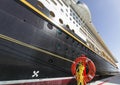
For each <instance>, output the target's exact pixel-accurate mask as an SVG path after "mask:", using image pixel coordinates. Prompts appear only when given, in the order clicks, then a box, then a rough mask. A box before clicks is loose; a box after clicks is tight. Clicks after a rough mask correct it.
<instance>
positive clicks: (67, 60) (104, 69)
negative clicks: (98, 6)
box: [0, 0, 118, 85]
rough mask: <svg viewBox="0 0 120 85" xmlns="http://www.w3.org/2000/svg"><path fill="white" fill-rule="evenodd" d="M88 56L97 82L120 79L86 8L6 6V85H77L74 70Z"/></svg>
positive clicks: (20, 0) (47, 3) (0, 9)
mask: <svg viewBox="0 0 120 85" xmlns="http://www.w3.org/2000/svg"><path fill="white" fill-rule="evenodd" d="M82 56H85V57H86V59H89V60H90V62H93V63H94V65H93V67H94V69H95V70H94V71H95V72H94V78H96V76H109V75H115V74H116V73H118V67H117V65H116V63H117V60H116V59H115V57H114V56H113V55H112V53H111V52H110V50H109V49H108V48H107V46H106V45H105V43H104V41H103V40H102V38H101V37H100V35H99V34H98V32H97V30H96V28H95V26H94V23H92V17H91V13H90V10H89V8H88V7H87V5H86V4H85V3H83V2H81V1H79V0H0V85H14V84H15V85H76V84H77V81H76V75H74V73H72V72H73V70H75V71H76V69H73V67H72V65H73V64H74V63H75V59H77V58H81V57H82ZM77 64H78V63H77ZM77 64H76V67H74V68H77ZM88 67H89V64H88V65H87V66H85V68H86V75H87V73H88V72H89V70H91V69H93V67H89V68H88ZM87 68H88V69H87ZM71 69H72V72H71ZM87 70H88V71H87ZM89 82H90V81H89ZM77 85H78V84H77ZM79 85H81V84H79Z"/></svg>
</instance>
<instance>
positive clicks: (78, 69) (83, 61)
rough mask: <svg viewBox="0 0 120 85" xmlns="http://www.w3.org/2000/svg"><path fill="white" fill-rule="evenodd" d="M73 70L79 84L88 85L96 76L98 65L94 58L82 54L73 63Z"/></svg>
mask: <svg viewBox="0 0 120 85" xmlns="http://www.w3.org/2000/svg"><path fill="white" fill-rule="evenodd" d="M71 72H72V75H73V76H75V77H76V80H77V85H86V83H88V82H90V81H91V80H92V79H93V78H94V76H95V73H96V67H95V64H94V63H93V61H92V60H90V59H89V58H87V57H86V56H85V55H81V56H80V57H78V58H76V59H75V60H74V62H73V63H72V66H71Z"/></svg>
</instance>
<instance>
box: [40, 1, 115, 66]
mask: <svg viewBox="0 0 120 85" xmlns="http://www.w3.org/2000/svg"><path fill="white" fill-rule="evenodd" d="M38 2H42V3H43V4H44V6H45V7H46V8H47V9H48V10H49V11H50V14H51V16H50V17H51V18H53V19H54V20H55V21H56V22H57V23H59V24H60V25H64V26H67V27H69V29H70V30H72V31H73V32H74V33H75V34H77V35H78V36H79V37H80V38H82V39H83V41H85V44H86V45H87V46H88V48H90V49H91V50H92V51H94V52H95V53H97V54H98V55H100V56H101V57H103V58H104V59H106V60H108V61H109V62H111V63H112V64H114V65H115V63H116V62H117V60H116V59H115V58H114V56H113V55H112V54H111V52H110V51H109V49H108V48H107V47H106V45H105V44H104V42H103V40H102V39H101V37H100V36H99V34H98V33H97V31H96V29H95V27H94V25H93V24H92V20H91V13H90V10H89V8H88V7H87V6H86V5H85V4H84V3H82V2H80V1H78V0H38ZM38 5H40V4H38Z"/></svg>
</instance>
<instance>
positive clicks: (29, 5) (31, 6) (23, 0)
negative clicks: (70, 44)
mask: <svg viewBox="0 0 120 85" xmlns="http://www.w3.org/2000/svg"><path fill="white" fill-rule="evenodd" d="M20 1H21V2H22V3H24V4H25V5H26V6H28V7H29V8H31V9H32V10H33V11H35V12H36V13H38V14H39V15H41V16H43V17H44V18H45V19H47V20H48V21H50V22H52V23H53V24H55V25H56V26H58V27H59V28H60V29H61V30H62V31H64V32H65V33H67V34H68V35H69V36H71V37H72V38H74V39H75V40H76V41H78V42H79V43H81V44H82V45H84V46H85V47H87V48H88V49H90V50H91V51H93V52H94V53H96V52H95V51H94V50H92V49H91V48H89V47H88V46H87V45H86V44H84V43H83V42H82V41H80V40H79V39H78V38H76V37H75V36H74V35H72V34H71V33H69V32H68V31H67V30H65V29H64V28H63V27H61V26H60V25H59V24H58V23H56V22H54V21H53V20H51V19H50V18H49V17H47V16H46V15H45V14H44V13H42V12H41V11H40V10H38V9H37V8H35V7H34V6H33V5H31V4H30V3H29V2H27V0H20ZM96 54H97V55H99V54H98V53H96ZM99 56H101V55H99ZM101 57H102V56H101ZM102 58H104V57H102ZM104 59H105V60H107V59H106V58H104ZM107 61H108V62H110V61H109V60H107ZM110 63H111V62H110ZM111 64H112V65H114V66H116V65H115V64H114V63H111Z"/></svg>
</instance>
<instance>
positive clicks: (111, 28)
mask: <svg viewBox="0 0 120 85" xmlns="http://www.w3.org/2000/svg"><path fill="white" fill-rule="evenodd" d="M80 1H82V2H84V3H85V4H87V6H88V8H89V9H90V12H91V16H92V23H93V24H94V26H95V27H96V29H97V31H98V32H99V35H100V36H101V37H102V39H103V40H104V42H105V44H106V45H107V47H108V48H109V50H110V51H111V52H112V54H113V55H114V56H115V58H116V59H117V60H118V62H119V63H118V67H119V68H120V0H80Z"/></svg>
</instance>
